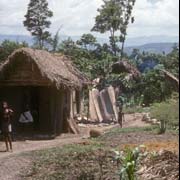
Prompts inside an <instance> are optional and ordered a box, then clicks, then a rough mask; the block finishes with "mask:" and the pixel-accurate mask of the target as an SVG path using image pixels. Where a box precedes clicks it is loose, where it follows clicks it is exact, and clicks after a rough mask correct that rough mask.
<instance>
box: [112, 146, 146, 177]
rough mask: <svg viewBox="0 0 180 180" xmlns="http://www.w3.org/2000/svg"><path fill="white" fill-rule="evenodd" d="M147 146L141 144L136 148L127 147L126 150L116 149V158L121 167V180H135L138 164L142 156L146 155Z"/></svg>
mask: <svg viewBox="0 0 180 180" xmlns="http://www.w3.org/2000/svg"><path fill="white" fill-rule="evenodd" d="M144 149H145V146H143V145H141V146H139V147H136V148H134V149H130V148H127V149H125V151H121V152H119V151H114V153H115V160H116V162H117V166H118V168H119V167H121V168H120V172H119V177H120V180H135V179H136V170H137V165H138V162H139V160H140V158H141V157H142V156H146V155H147V152H145V151H144Z"/></svg>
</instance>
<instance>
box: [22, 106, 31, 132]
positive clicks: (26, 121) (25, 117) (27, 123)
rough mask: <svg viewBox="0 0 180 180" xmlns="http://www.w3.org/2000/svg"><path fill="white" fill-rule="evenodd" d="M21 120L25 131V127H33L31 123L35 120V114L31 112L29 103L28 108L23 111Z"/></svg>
mask: <svg viewBox="0 0 180 180" xmlns="http://www.w3.org/2000/svg"><path fill="white" fill-rule="evenodd" d="M19 122H20V123H21V124H22V130H23V131H24V130H25V129H26V130H28V129H29V128H30V129H31V126H32V125H31V124H32V123H33V122H34V119H33V116H32V114H31V111H30V108H29V105H26V108H25V110H24V112H23V113H21V115H20V118H19Z"/></svg>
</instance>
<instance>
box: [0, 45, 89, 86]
mask: <svg viewBox="0 0 180 180" xmlns="http://www.w3.org/2000/svg"><path fill="white" fill-rule="evenodd" d="M21 55H23V56H25V57H27V58H23V61H32V62H34V63H35V64H36V65H37V67H38V69H39V71H40V72H41V75H42V76H43V77H45V78H47V79H48V80H49V81H50V82H51V83H52V84H55V85H56V87H57V88H59V87H61V86H65V87H76V88H79V87H82V86H83V85H84V84H86V83H88V79H87V78H86V77H85V76H84V75H83V74H82V73H81V72H80V71H79V70H77V69H76V68H75V67H74V66H73V65H72V62H71V60H70V59H68V58H67V57H66V56H64V55H56V54H51V53H49V52H47V51H44V50H35V49H31V48H21V49H18V50H16V51H14V52H13V53H12V54H11V55H10V56H9V57H8V59H7V60H6V61H5V62H4V63H3V64H2V65H1V66H0V77H1V75H2V74H4V72H6V70H8V67H9V66H12V64H13V63H14V62H15V61H16V60H17V59H18V58H17V57H18V56H21Z"/></svg>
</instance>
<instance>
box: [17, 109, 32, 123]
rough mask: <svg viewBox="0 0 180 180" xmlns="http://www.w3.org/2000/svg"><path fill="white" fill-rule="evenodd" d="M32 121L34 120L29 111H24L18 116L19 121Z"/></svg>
mask: <svg viewBox="0 0 180 180" xmlns="http://www.w3.org/2000/svg"><path fill="white" fill-rule="evenodd" d="M33 121H34V120H33V117H32V115H31V112H30V111H26V112H24V113H22V114H21V115H20V118H19V122H20V123H32V122H33Z"/></svg>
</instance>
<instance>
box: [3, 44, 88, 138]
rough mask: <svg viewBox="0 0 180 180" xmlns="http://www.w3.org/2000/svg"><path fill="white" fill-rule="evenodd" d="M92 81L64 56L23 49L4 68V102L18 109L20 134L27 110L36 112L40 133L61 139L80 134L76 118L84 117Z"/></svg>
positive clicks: (36, 122) (15, 109)
mask: <svg viewBox="0 0 180 180" xmlns="http://www.w3.org/2000/svg"><path fill="white" fill-rule="evenodd" d="M88 83H89V80H88V78H87V77H86V76H85V75H83V74H82V73H81V72H80V71H79V70H78V69H76V68H75V67H74V66H73V64H72V62H71V60H70V59H69V58H67V57H66V56H64V55H59V54H51V53H49V52H47V51H44V50H35V49H31V48H21V49H18V50H16V51H14V52H13V53H12V54H11V55H10V56H9V57H8V59H7V60H6V61H5V62H4V63H3V64H2V65H1V66H0V101H2V100H5V101H8V103H9V104H10V105H11V106H12V108H13V109H14V112H15V115H14V121H13V127H14V128H15V129H16V130H17V131H18V128H19V117H20V115H21V114H22V112H24V111H23V110H24V106H25V105H27V104H28V105H29V107H30V108H31V110H32V112H35V114H36V115H35V117H34V123H33V124H34V125H33V126H35V127H37V129H38V132H44V133H48V134H49V133H52V134H55V135H58V134H60V133H62V132H67V131H68V132H69V131H70V132H74V133H77V132H78V130H77V127H76V123H75V122H74V121H73V118H74V116H76V115H77V114H79V113H81V109H82V108H81V106H82V103H81V102H82V99H83V97H82V96H83V93H82V89H83V88H84V87H86V86H87V84H88Z"/></svg>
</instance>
